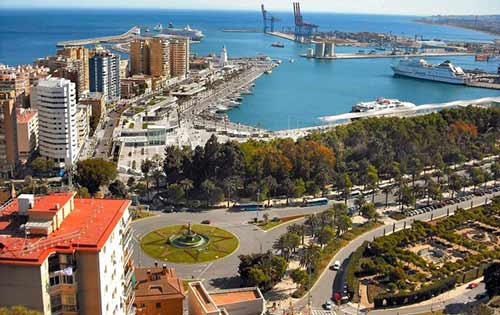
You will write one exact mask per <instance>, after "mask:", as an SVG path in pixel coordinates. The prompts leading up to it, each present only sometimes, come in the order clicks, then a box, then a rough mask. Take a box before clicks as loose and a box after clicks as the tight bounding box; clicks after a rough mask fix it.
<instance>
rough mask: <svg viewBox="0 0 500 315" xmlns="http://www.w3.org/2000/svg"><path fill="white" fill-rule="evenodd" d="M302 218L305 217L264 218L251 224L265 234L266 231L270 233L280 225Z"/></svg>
mask: <svg viewBox="0 0 500 315" xmlns="http://www.w3.org/2000/svg"><path fill="white" fill-rule="evenodd" d="M304 217H305V215H303V214H299V215H293V216H289V217H284V218H278V217H276V218H272V219H269V218H266V217H264V220H261V221H257V222H254V221H252V222H251V223H252V224H255V225H257V226H258V227H259V228H261V229H262V230H264V231H266V232H267V231H271V230H273V229H275V228H277V227H278V226H281V225H283V224H286V223H290V222H292V221H296V220H299V219H302V218H304Z"/></svg>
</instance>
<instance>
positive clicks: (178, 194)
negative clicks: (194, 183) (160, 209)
mask: <svg viewBox="0 0 500 315" xmlns="http://www.w3.org/2000/svg"><path fill="white" fill-rule="evenodd" d="M185 194H186V192H185V190H184V188H183V187H182V186H181V185H180V184H170V185H168V187H167V195H168V198H170V199H171V200H172V201H173V202H174V203H175V204H180V203H181V202H182V201H183V200H184V196H185Z"/></svg>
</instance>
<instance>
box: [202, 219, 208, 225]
mask: <svg viewBox="0 0 500 315" xmlns="http://www.w3.org/2000/svg"><path fill="white" fill-rule="evenodd" d="M201 224H210V220H203V221H201Z"/></svg>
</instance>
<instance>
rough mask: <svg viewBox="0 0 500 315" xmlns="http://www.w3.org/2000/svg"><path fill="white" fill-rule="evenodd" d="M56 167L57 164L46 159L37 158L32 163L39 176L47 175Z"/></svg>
mask: <svg viewBox="0 0 500 315" xmlns="http://www.w3.org/2000/svg"><path fill="white" fill-rule="evenodd" d="M55 167H56V163H55V162H54V161H53V160H51V159H46V158H44V157H41V156H39V157H37V158H36V159H34V160H33V161H32V162H31V168H32V169H33V171H34V172H35V174H37V175H38V176H41V175H43V174H47V173H48V172H49V171H51V170H53V169H54V168H55Z"/></svg>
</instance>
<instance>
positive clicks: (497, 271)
mask: <svg viewBox="0 0 500 315" xmlns="http://www.w3.org/2000/svg"><path fill="white" fill-rule="evenodd" d="M484 283H485V284H486V291H487V292H488V295H489V296H490V297H494V296H497V295H500V262H494V263H492V264H491V265H490V266H489V267H488V268H487V269H486V270H485V271H484Z"/></svg>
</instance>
